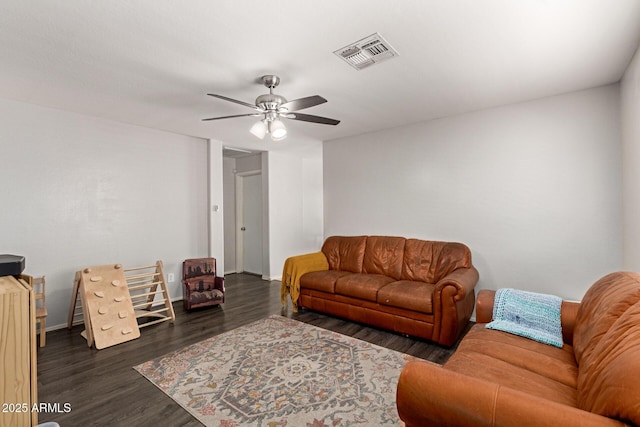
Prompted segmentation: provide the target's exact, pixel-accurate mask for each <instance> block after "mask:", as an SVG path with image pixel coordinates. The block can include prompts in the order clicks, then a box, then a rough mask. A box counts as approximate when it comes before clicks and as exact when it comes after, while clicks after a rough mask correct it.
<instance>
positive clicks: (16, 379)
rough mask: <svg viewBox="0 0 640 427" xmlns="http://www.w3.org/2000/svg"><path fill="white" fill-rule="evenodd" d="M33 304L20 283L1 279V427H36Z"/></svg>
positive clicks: (36, 392) (20, 281) (5, 278)
mask: <svg viewBox="0 0 640 427" xmlns="http://www.w3.org/2000/svg"><path fill="white" fill-rule="evenodd" d="M36 369H37V363H36V330H35V301H34V296H33V290H32V289H31V287H30V286H29V285H28V284H27V283H26V282H25V281H23V280H18V279H16V278H14V277H12V276H3V277H0V405H2V407H0V427H5V426H6V427H9V426H11V427H14V426H31V425H34V426H35V425H36V424H38V412H37V411H32V408H33V407H34V405H36V404H37V401H38V391H37V384H38V382H37V376H36Z"/></svg>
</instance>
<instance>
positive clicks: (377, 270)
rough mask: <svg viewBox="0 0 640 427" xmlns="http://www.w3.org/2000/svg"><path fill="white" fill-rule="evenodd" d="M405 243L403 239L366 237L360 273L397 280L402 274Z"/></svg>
mask: <svg viewBox="0 0 640 427" xmlns="http://www.w3.org/2000/svg"><path fill="white" fill-rule="evenodd" d="M405 241H406V239H405V238H404V237H388V236H369V237H367V245H366V248H365V250H364V260H363V263H362V272H363V273H368V274H382V275H385V276H388V277H391V278H394V279H396V280H399V279H400V275H401V273H402V258H403V255H404V243H405Z"/></svg>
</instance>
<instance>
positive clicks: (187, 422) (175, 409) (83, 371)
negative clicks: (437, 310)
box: [38, 274, 454, 427]
mask: <svg viewBox="0 0 640 427" xmlns="http://www.w3.org/2000/svg"><path fill="white" fill-rule="evenodd" d="M225 286H226V303H225V304H224V305H223V306H222V307H218V308H209V309H204V310H199V311H192V312H186V311H185V310H184V309H183V308H182V302H181V301H179V302H176V303H174V305H173V306H174V310H175V312H176V321H175V323H174V324H173V325H171V324H170V323H168V322H164V323H161V324H158V325H153V326H150V327H146V328H143V329H141V334H140V338H139V339H136V340H133V341H130V342H127V343H123V344H119V345H116V346H113V347H109V348H106V349H103V350H95V349H93V348H89V347H87V343H86V341H85V339H84V338H82V337H81V336H80V332H81V331H82V329H83V327H82V326H76V327H74V328H73V330H71V331H69V330H67V329H61V330H57V331H53V332H49V333H47V346H46V347H44V348H39V349H38V397H39V401H40V402H41V403H48V404H50V405H49V407H50V408H52V409H54V408H55V406H56V405H55V404H59V405H58V406H59V407H60V410H61V411H60V412H57V413H56V412H54V413H40V415H39V420H38V421H39V422H40V423H42V422H46V421H56V422H58V423H59V424H60V425H61V427H69V426H74V427H75V426H199V425H201V424H200V423H199V422H198V421H197V420H196V419H195V418H193V417H192V416H191V415H189V413H187V412H186V411H185V410H184V409H182V408H181V407H180V406H179V405H178V404H176V403H174V401H173V400H172V399H171V398H169V397H167V396H166V395H165V394H164V393H163V392H161V391H160V390H158V389H157V388H156V387H155V386H154V385H152V384H151V383H150V382H149V381H147V380H146V379H145V378H144V377H142V376H141V375H140V374H138V372H136V371H135V370H133V369H132V367H133V366H135V365H138V364H140V363H142V362H145V361H147V360H150V359H153V358H155V357H158V356H161V355H163V354H165V353H168V352H171V351H173V350H177V349H180V348H182V347H185V346H188V345H190V344H194V343H196V342H198V341H201V340H203V339H206V338H208V337H211V336H214V335H217V334H221V333H223V332H226V331H229V330H231V329H234V328H237V327H239V326H242V325H246V324H248V323H251V322H253V321H256V320H259V319H263V318H265V317H267V316H269V315H272V314H279V315H285V316H287V317H291V318H293V319H296V320H299V321H302V322H306V323H309V324H313V325H316V326H319V327H322V328H325V329H330V330H333V331H336V332H339V333H342V334H344V335H349V336H352V337H355V338H358V339H361V340H364V341H368V342H371V343H373V344H377V345H380V346H383V347H387V348H390V349H393V350H396V351H400V352H403V353H407V354H411V355H413V356H416V357H420V358H423V359H428V360H431V361H433V362H437V363H443V362H445V361H446V360H447V359H448V358H449V356H450V355H451V354H452V353H453V351H454V349H447V348H443V347H440V346H438V345H435V344H431V343H428V342H426V341H422V340H417V339H413V338H408V337H404V336H401V335H398V334H394V333H390V332H386V331H382V330H378V329H375V328H370V327H367V326H364V325H360V324H357V323H353V322H349V321H345V320H341V319H337V318H334V317H331V316H326V315H323V314H320V313H315V312H312V311H308V310H300V312H299V313H292V309H291V303H290V302H289V306H288V309H287V310H284V311H283V309H282V306H281V304H280V282H278V281H272V282H267V281H263V280H261V279H260V278H258V277H256V276H253V275H248V274H231V275H227V276H226V277H225ZM65 404H68V405H67V408H70V411H68V412H65Z"/></svg>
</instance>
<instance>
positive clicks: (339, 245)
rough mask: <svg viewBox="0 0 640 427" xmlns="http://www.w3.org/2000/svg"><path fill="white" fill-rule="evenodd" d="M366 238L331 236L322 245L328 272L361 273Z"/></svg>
mask: <svg viewBox="0 0 640 427" xmlns="http://www.w3.org/2000/svg"><path fill="white" fill-rule="evenodd" d="M366 243H367V236H331V237H329V238H327V240H325V242H324V244H323V245H322V252H323V253H324V254H325V256H326V257H327V261H328V263H329V269H330V270H342V271H350V272H352V273H360V272H362V259H363V258H364V249H365V246H366Z"/></svg>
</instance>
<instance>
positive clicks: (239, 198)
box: [235, 169, 264, 274]
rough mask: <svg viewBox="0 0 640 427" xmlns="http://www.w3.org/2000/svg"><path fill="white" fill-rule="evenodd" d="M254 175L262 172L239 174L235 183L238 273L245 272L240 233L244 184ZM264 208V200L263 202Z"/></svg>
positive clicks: (253, 171)
mask: <svg viewBox="0 0 640 427" xmlns="http://www.w3.org/2000/svg"><path fill="white" fill-rule="evenodd" d="M253 175H262V170H260V169H257V170H251V171H245V172H237V173H236V175H235V179H236V183H235V184H236V226H235V229H236V230H235V231H236V272H237V273H242V272H244V241H243V238H242V233H240V224H242V223H243V215H244V187H243V183H244V178H245V177H247V176H253ZM260 178H262V177H260ZM263 206H264V200H263ZM263 226H264V224H263ZM263 234H264V233H263ZM261 237H262V239H264V235H263V236H261ZM262 239H261V240H262ZM263 243H264V242H263ZM263 274H264V272H263Z"/></svg>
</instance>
